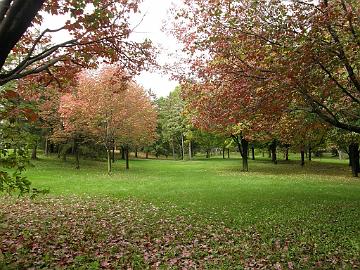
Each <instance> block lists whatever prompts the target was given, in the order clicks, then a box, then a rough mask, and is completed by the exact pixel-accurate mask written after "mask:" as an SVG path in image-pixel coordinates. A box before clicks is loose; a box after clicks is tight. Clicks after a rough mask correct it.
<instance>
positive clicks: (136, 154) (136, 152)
mask: <svg viewBox="0 0 360 270" xmlns="http://www.w3.org/2000/svg"><path fill="white" fill-rule="evenodd" d="M135 157H136V158H137V157H138V149H137V147H136V148H135Z"/></svg>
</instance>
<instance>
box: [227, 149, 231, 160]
mask: <svg viewBox="0 0 360 270" xmlns="http://www.w3.org/2000/svg"><path fill="white" fill-rule="evenodd" d="M227 152H228V153H227V154H228V155H227V156H228V158H230V149H229V148H228V150H227Z"/></svg>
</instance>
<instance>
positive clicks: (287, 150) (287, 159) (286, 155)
mask: <svg viewBox="0 0 360 270" xmlns="http://www.w3.org/2000/svg"><path fill="white" fill-rule="evenodd" d="M285 161H289V147H288V146H286V148H285Z"/></svg>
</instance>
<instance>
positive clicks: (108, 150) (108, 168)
mask: <svg viewBox="0 0 360 270" xmlns="http://www.w3.org/2000/svg"><path fill="white" fill-rule="evenodd" d="M112 150H113V153H114V148H113V149H112ZM106 152H107V172H108V174H111V161H112V160H111V159H112V158H111V150H110V149H107V151H106ZM113 162H114V161H113Z"/></svg>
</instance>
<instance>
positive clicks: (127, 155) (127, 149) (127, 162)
mask: <svg viewBox="0 0 360 270" xmlns="http://www.w3.org/2000/svg"><path fill="white" fill-rule="evenodd" d="M125 159H126V169H127V170H128V169H129V147H126V148H125Z"/></svg>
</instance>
